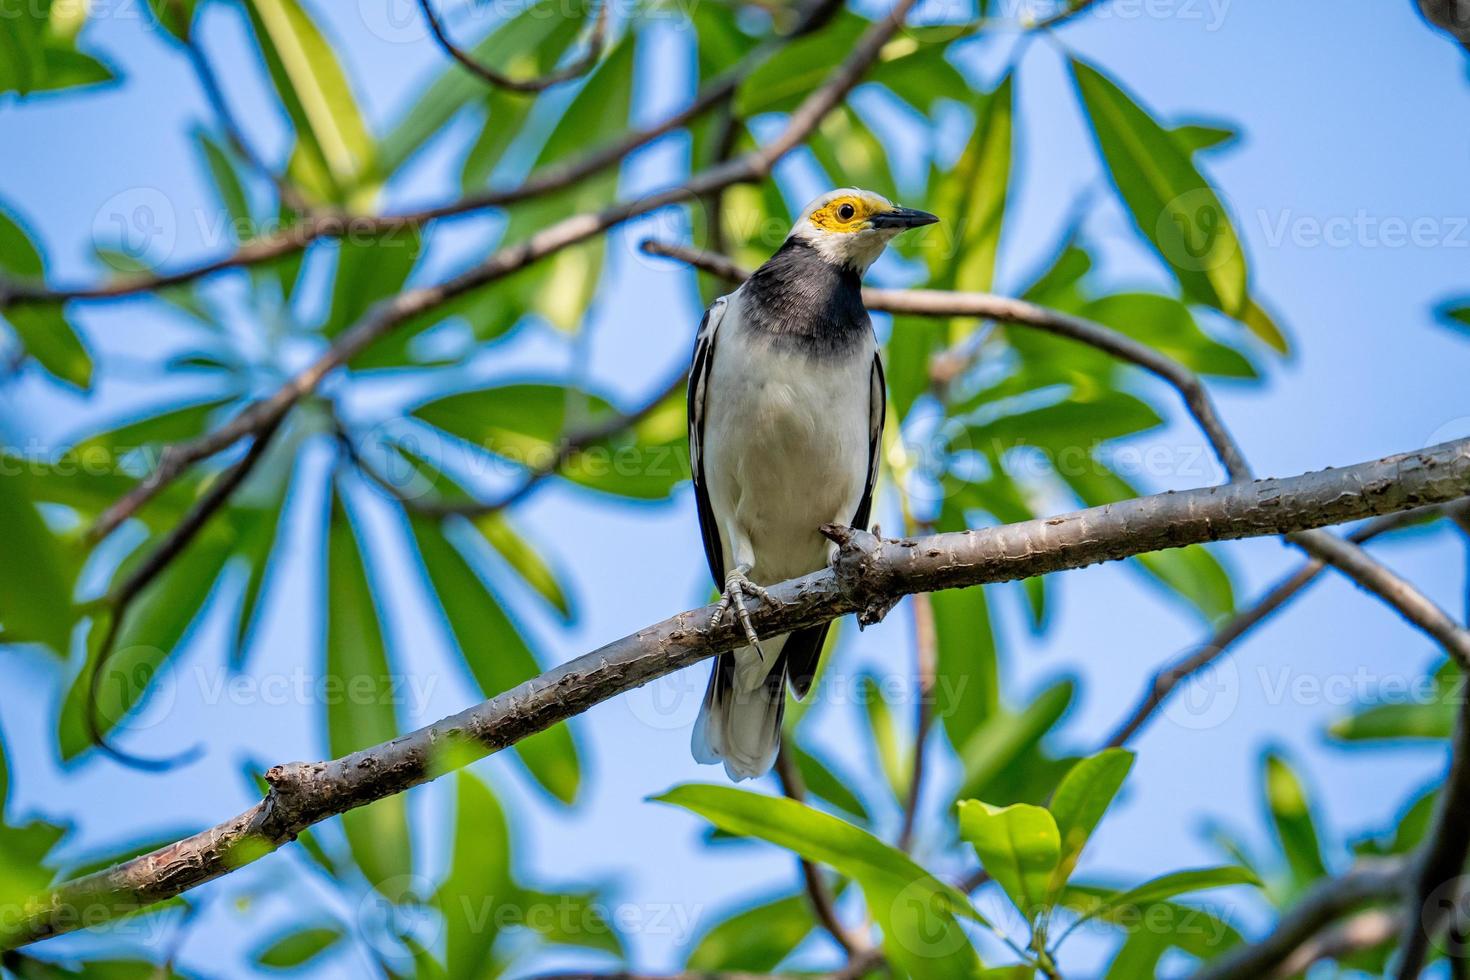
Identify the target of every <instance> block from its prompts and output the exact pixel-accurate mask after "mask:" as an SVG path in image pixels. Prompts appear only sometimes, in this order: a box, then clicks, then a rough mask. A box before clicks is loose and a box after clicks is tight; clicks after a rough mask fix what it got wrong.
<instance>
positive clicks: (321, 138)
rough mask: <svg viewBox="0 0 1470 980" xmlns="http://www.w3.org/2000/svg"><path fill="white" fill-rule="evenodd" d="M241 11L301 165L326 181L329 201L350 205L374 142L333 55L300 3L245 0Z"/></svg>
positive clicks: (366, 175) (370, 167)
mask: <svg viewBox="0 0 1470 980" xmlns="http://www.w3.org/2000/svg"><path fill="white" fill-rule="evenodd" d="M245 6H246V10H247V11H248V12H249V14H250V23H251V26H252V27H253V28H254V30H255V37H256V41H257V43H258V44H259V45H260V51H261V54H262V55H263V56H264V58H265V63H266V67H267V68H268V69H269V70H270V76H271V81H272V82H273V83H274V85H275V88H276V92H277V94H279V95H280V97H281V102H282V103H283V104H284V105H285V107H286V113H287V115H289V116H290V117H291V123H292V125H293V127H294V128H295V130H296V139H297V148H298V151H299V153H300V159H301V164H300V166H302V167H305V168H306V169H307V170H308V171H310V172H312V173H315V174H318V175H320V176H322V177H324V178H325V180H326V182H327V190H328V193H329V195H330V197H331V200H332V201H334V202H335V203H339V204H351V203H353V202H354V200H356V199H357V195H358V192H359V191H361V190H364V189H365V188H366V184H367V181H368V178H369V177H370V176H371V175H372V171H373V140H372V136H371V135H370V134H369V132H368V128H367V124H366V123H365V122H364V121H363V118H362V115H361V113H360V112H359V110H358V108H357V100H356V98H355V97H354V96H353V94H352V87H351V86H350V85H349V84H348V82H347V76H346V74H345V73H344V72H343V71H342V66H341V64H340V63H339V62H338V60H337V53H336V50H335V49H334V48H333V46H332V45H331V43H329V42H328V41H327V39H326V38H325V37H323V36H322V33H321V30H320V29H319V28H318V27H317V26H316V24H315V23H313V22H312V19H311V15H310V14H308V13H307V11H306V8H305V7H303V6H301V4H300V3H299V2H298V0H247V2H246V5H245ZM295 164H296V161H294V160H293V168H292V169H293V171H296V170H297V167H296V166H294V165H295ZM367 189H370V188H367Z"/></svg>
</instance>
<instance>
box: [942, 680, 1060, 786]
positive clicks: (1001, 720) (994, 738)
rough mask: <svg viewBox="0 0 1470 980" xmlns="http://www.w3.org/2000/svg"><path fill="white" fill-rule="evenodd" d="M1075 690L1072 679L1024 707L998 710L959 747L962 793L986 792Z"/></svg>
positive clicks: (1039, 735)
mask: <svg viewBox="0 0 1470 980" xmlns="http://www.w3.org/2000/svg"><path fill="white" fill-rule="evenodd" d="M1075 693H1076V684H1075V683H1074V682H1073V681H1071V680H1063V681H1058V682H1057V683H1055V684H1053V685H1052V686H1051V687H1048V688H1046V689H1045V690H1044V691H1042V692H1041V693H1040V694H1038V695H1037V696H1036V698H1035V699H1034V700H1033V701H1032V702H1031V703H1030V704H1028V705H1027V706H1026V708H1025V709H1024V710H1023V711H1019V712H1015V711H1009V710H1001V711H997V712H996V714H994V715H992V716H991V717H990V718H987V719H986V720H985V722H984V723H983V724H981V725H980V726H979V727H977V728H976V729H975V731H974V733H973V734H972V735H971V736H970V739H969V741H968V742H966V743H965V744H964V746H962V747H960V748H959V750H958V751H959V754H960V763H961V765H962V766H963V769H964V778H963V780H962V783H961V788H960V792H959V795H960V796H961V797H976V796H980V795H981V794H984V793H986V791H987V790H988V789H989V788H990V787H991V785H992V784H993V781H995V780H996V779H997V778H999V777H1000V776H1001V775H1002V774H1004V773H1005V772H1007V771H1008V770H1010V769H1011V768H1012V767H1013V766H1015V765H1017V763H1018V760H1020V759H1021V758H1023V757H1024V756H1026V755H1027V754H1028V753H1029V752H1031V751H1032V750H1033V749H1034V748H1035V747H1036V746H1037V745H1038V744H1039V743H1040V741H1041V739H1042V738H1043V737H1044V736H1045V735H1046V733H1047V732H1049V731H1051V729H1052V727H1053V726H1055V725H1056V723H1057V722H1058V721H1060V720H1061V718H1062V715H1064V714H1066V711H1067V708H1068V707H1070V706H1071V704H1072V697H1073V695H1074V694H1075Z"/></svg>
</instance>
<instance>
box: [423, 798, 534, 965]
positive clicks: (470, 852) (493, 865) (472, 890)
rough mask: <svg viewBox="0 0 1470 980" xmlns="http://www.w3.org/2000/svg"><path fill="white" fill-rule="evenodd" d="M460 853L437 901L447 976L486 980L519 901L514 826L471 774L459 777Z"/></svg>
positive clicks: (457, 848) (456, 835) (457, 835)
mask: <svg viewBox="0 0 1470 980" xmlns="http://www.w3.org/2000/svg"><path fill="white" fill-rule="evenodd" d="M455 799H456V803H455V810H454V849H453V853H452V854H451V856H450V860H449V874H448V876H447V877H446V878H445V879H444V883H443V884H442V885H440V886H439V890H438V892H437V894H436V895H435V901H436V902H437V903H438V905H439V911H440V912H441V913H443V915H444V932H445V949H446V957H447V958H446V960H445V967H446V975H447V976H448V977H449V978H450V980H468V978H471V977H480V976H484V975H485V972H486V970H485V968H486V963H487V961H488V960H489V958H490V951H491V947H492V946H494V945H495V939H496V936H497V935H498V934H499V930H500V925H501V922H502V921H504V920H503V919H502V918H501V916H499V915H498V914H497V913H499V912H500V911H501V910H502V909H503V908H505V907H506V906H507V905H508V904H509V903H513V902H515V901H517V898H518V891H517V889H516V887H515V884H514V883H513V882H512V880H511V868H510V862H511V841H510V827H509V826H508V825H507V824H506V821H505V813H504V811H502V810H501V808H500V803H499V802H498V801H497V800H496V799H495V795H494V794H493V793H491V792H490V788H489V787H488V786H486V785H485V784H484V783H483V782H482V781H480V780H479V779H478V778H476V777H475V776H473V775H471V774H470V773H469V772H468V771H467V770H460V771H459V772H458V773H457V774H456V775H455Z"/></svg>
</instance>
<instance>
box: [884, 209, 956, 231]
mask: <svg viewBox="0 0 1470 980" xmlns="http://www.w3.org/2000/svg"><path fill="white" fill-rule="evenodd" d="M938 220H939V217H938V216H937V215H933V214H930V213H929V212H928V211H917V210H915V209H913V208H894V209H893V210H892V211H884V212H883V213H882V214H875V215H873V216H872V217H871V218H869V219H868V222H869V223H870V224H871V225H872V226H873V227H874V228H898V229H906V228H919V227H922V226H924V225H932V224H934V222H936V221H938Z"/></svg>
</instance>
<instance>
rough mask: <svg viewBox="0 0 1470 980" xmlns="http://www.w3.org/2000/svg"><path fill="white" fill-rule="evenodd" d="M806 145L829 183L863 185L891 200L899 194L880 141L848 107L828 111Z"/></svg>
mask: <svg viewBox="0 0 1470 980" xmlns="http://www.w3.org/2000/svg"><path fill="white" fill-rule="evenodd" d="M808 145H809V146H810V147H811V151H812V155H813V156H814V157H816V158H817V163H818V164H820V165H821V167H822V169H823V170H824V171H826V173H827V181H828V183H830V184H831V185H832V186H834V187H839V186H853V187H862V188H865V189H866V190H871V191H877V192H878V193H879V194H882V195H883V196H884V197H887V198H889V199H890V200H894V199H896V198H897V197H898V189H897V186H896V185H895V184H894V182H893V172H892V170H890V169H889V166H888V151H887V150H886V149H885V148H884V146H883V141H882V140H880V139H879V138H878V136H877V135H876V134H875V133H874V132H873V131H872V130H871V129H869V128H868V124H867V123H866V122H864V121H863V118H862V117H861V116H860V115H858V114H857V112H855V111H854V110H852V109H851V108H848V107H847V106H838V107H837V108H836V109H835V110H833V111H832V112H831V113H829V114H828V115H827V116H826V117H825V118H824V119H823V120H822V122H821V124H820V125H819V126H818V127H817V131H816V132H815V133H813V134H812V136H811V137H810V138H809V140H808Z"/></svg>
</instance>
